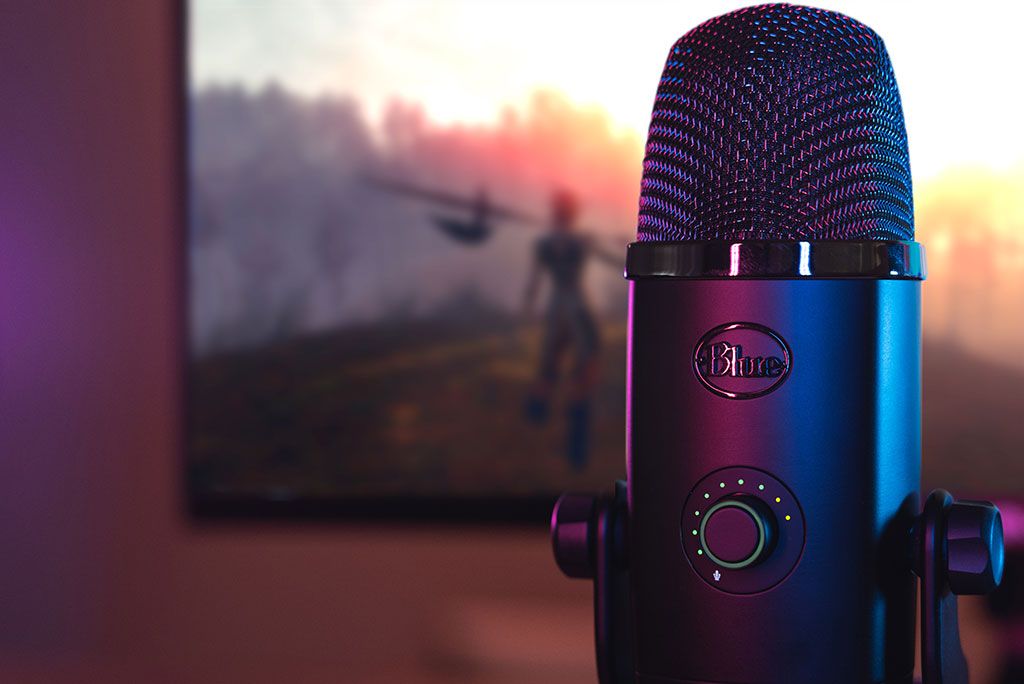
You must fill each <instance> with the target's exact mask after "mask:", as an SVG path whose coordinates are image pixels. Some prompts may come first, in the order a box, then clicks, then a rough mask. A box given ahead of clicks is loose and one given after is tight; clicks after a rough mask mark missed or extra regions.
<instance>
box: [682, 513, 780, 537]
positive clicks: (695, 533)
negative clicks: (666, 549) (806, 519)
mask: <svg viewBox="0 0 1024 684" xmlns="http://www.w3.org/2000/svg"><path fill="white" fill-rule="evenodd" d="M786 517H787V518H788V517H789V516H788V515H787V516H786ZM691 532H693V536H694V537H696V536H697V530H691Z"/></svg>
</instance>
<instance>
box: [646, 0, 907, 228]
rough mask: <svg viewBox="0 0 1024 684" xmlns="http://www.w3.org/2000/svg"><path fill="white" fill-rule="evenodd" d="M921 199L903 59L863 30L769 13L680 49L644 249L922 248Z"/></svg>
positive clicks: (651, 168)
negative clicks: (896, 64)
mask: <svg viewBox="0 0 1024 684" xmlns="http://www.w3.org/2000/svg"><path fill="white" fill-rule="evenodd" d="M912 194H913V193H912V186H911V179H910V159H909V156H908V153H907V134H906V127H905V124H904V121H903V108H902V105H901V103H900V95H899V90H898V88H897V86H896V79H895V76H894V74H893V70H892V64H891V63H890V61H889V55H888V53H887V52H886V50H885V45H884V44H883V42H882V39H881V38H880V37H879V36H878V34H876V33H875V32H874V31H872V30H871V29H870V28H868V27H867V26H865V25H864V24H861V23H860V22H858V21H856V20H854V19H851V18H850V17H847V16H845V15H842V14H838V13H836V12H829V11H826V10H821V9H815V8H810V7H801V6H797V5H787V4H772V5H760V6H756V7H749V8H746V9H741V10H738V11H736V12H732V13H729V14H725V15H723V16H720V17H716V18H714V19H711V20H709V21H707V22H705V23H703V24H701V25H700V26H698V27H697V28H695V29H693V30H692V31H690V32H689V33H687V34H686V35H684V36H683V37H682V38H680V39H679V40H678V41H677V42H676V44H675V45H674V46H673V47H672V51H671V53H670V54H669V57H668V61H667V63H666V65H665V70H664V72H663V73H662V76H661V82H660V84H659V86H658V93H657V96H656V98H655V103H654V112H653V115H652V117H651V126H650V130H649V133H648V138H647V147H646V152H645V156H644V169H643V180H642V181H641V189H640V216H639V225H638V228H637V239H638V240H640V241H672V240H912V239H913V237H914V207H913V196H912Z"/></svg>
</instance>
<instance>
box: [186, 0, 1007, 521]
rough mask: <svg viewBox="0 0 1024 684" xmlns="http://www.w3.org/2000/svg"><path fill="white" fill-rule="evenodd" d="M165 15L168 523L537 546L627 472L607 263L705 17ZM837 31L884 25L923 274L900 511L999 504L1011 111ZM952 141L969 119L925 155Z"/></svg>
mask: <svg viewBox="0 0 1024 684" xmlns="http://www.w3.org/2000/svg"><path fill="white" fill-rule="evenodd" d="M727 9H731V7H730V8H727ZM186 11H187V15H188V21H187V32H186V33H187V35H186V38H185V40H186V49H185V50H184V51H183V52H184V55H185V59H186V69H185V71H186V74H187V82H186V85H185V106H186V108H187V123H188V125H187V132H188V135H187V155H186V157H187V167H186V171H187V184H186V185H187V202H188V228H187V231H186V249H185V252H184V253H185V255H186V259H185V282H186V284H187V288H186V296H187V305H186V306H185V307H184V308H185V310H186V312H187V331H188V332H187V344H186V349H187V383H186V386H187V391H186V395H185V396H186V403H187V405H186V415H187V421H186V424H187V433H186V436H185V440H184V443H185V446H186V467H187V478H186V482H187V489H188V496H189V500H190V502H191V504H192V508H193V510H195V511H197V512H199V513H202V514H211V515H218V514H226V515H234V514H264V513H271V514H286V515H287V514H300V515H305V514H309V515H325V514H327V515H329V514H333V513H339V514H346V515H347V514H351V513H357V512H363V513H372V514H375V515H400V516H406V517H408V518H409V519H416V520H418V519H423V518H432V517H440V516H444V517H451V516H457V517H462V518H464V519H468V520H475V519H479V518H487V519H493V518H495V517H498V518H507V519H531V520H536V521H541V520H544V519H545V518H546V516H547V514H548V512H549V510H550V504H551V503H552V502H553V500H554V498H555V497H556V496H557V495H558V494H559V493H561V492H562V491H565V490H598V491H602V490H608V489H609V488H610V486H611V483H612V482H613V480H615V479H617V478H621V477H623V476H624V475H625V470H626V466H625V448H624V447H625V401H626V397H625V374H626V341H627V335H626V320H627V285H626V282H625V281H624V280H623V277H622V269H623V263H624V254H625V246H626V244H627V243H628V242H629V241H630V240H631V239H632V236H633V234H634V231H635V226H636V218H637V201H638V196H639V183H640V172H641V164H642V160H643V146H644V139H645V136H646V129H647V125H648V122H649V119H650V113H651V105H652V103H653V98H654V93H655V90H656V88H657V86H658V79H659V77H660V74H661V70H662V66H663V65H664V61H665V58H666V56H667V55H668V52H669V49H670V47H671V46H672V44H673V42H674V41H675V40H676V39H677V38H678V37H679V35H680V34H681V33H683V32H684V31H686V30H687V29H689V28H691V27H693V26H696V25H697V24H699V23H700V22H702V21H703V20H705V19H707V18H709V17H711V16H714V15H716V14H720V13H721V12H722V11H724V8H723V7H722V6H721V5H720V4H718V3H716V2H711V1H710V0H709V1H707V2H693V3H680V2H669V1H668V0H646V1H645V2H644V3H632V4H625V3H621V2H602V1H598V0H595V1H594V2H589V3H586V6H585V11H584V5H583V3H579V2H575V1H573V0H564V1H557V2H554V1H553V2H546V3H543V4H542V5H541V4H536V5H535V4H531V3H522V2H518V1H514V0H493V1H489V2H465V1H461V0H423V1H418V2H412V1H410V0H380V1H378V2H363V1H358V0H351V1H344V0H339V1H336V2H323V1H321V0H293V1H289V2H259V3H257V2H249V1H245V0H190V1H189V2H188V3H187V7H186ZM844 11H848V12H850V13H852V14H853V16H855V17H857V18H859V19H862V20H863V21H865V22H867V23H869V24H871V25H877V26H879V27H880V28H885V30H884V31H883V33H884V34H885V36H886V42H887V45H888V49H889V52H890V54H891V55H892V57H893V64H894V68H895V70H896V73H897V77H898V80H899V82H900V84H901V85H902V87H903V88H902V90H903V102H904V107H905V110H906V115H907V128H908V134H909V139H910V153H911V159H912V163H913V169H914V175H915V187H914V189H915V208H916V221H917V225H916V228H917V239H918V240H919V241H920V242H921V243H923V244H924V246H925V248H926V250H927V253H928V263H929V276H928V280H927V282H926V283H925V284H924V286H923V292H924V309H923V310H924V339H925V349H924V388H925V396H924V416H923V421H924V465H925V469H924V476H925V482H926V485H928V486H934V485H942V486H946V487H949V488H951V489H953V488H956V489H957V491H958V492H959V493H961V494H963V493H965V492H966V493H970V494H974V495H977V496H980V497H982V498H984V496H989V495H991V496H997V495H999V494H1000V492H1005V491H1009V492H1011V493H1016V491H1017V490H1018V489H1019V483H1020V482H1021V481H1024V469H1022V467H1021V466H1020V463H1024V461H1021V459H1019V458H1017V457H1016V454H1017V453H1018V452H1019V448H1018V447H1019V444H1020V443H1021V441H1022V440H1024V432H1022V429H1024V428H1022V426H1024V423H1022V422H1021V421H1020V420H1018V419H1017V417H1018V416H1019V415H1020V400H1019V392H1017V391H1016V390H1015V389H1014V388H1015V387H1017V386H1018V385H1019V384H1020V383H1021V382H1022V381H1024V380H1022V378H1024V362H1022V358H1024V357H1022V355H1021V354H1018V353H1016V352H1015V351H1014V350H1016V349H1017V348H1019V347H1020V345H1021V342H1022V341H1024V325H1022V323H1021V318H1020V316H1019V315H1014V313H1013V312H1016V311H1017V310H1019V308H1020V306H1019V303H1020V300H1021V297H1022V292H1024V257H1022V255H1024V239H1022V235H1024V234H1022V232H1021V231H1020V230H1019V225H1020V220H1019V219H1020V216H1021V212H1020V206H1019V205H1020V203H1019V201H1018V199H1017V198H1019V197H1021V196H1022V191H1021V188H1022V187H1024V180H1022V179H1024V173H1022V172H1021V168H1020V166H1019V163H1020V159H1022V158H1024V148H1022V145H1021V144H1019V143H1020V141H1019V140H1017V139H1015V138H1013V137H1012V136H1010V137H1007V136H1006V135H1005V131H1006V130H1012V129H1013V126H1014V125H1015V119H1013V117H1014V116H1015V112H1018V111H1019V109H1020V107H1019V106H1018V104H1019V103H1018V102H1017V101H1016V99H1015V98H1018V97H1019V93H1018V92H1017V91H1016V90H1014V89H1012V88H1010V89H1007V88H1005V87H1003V85H1004V84H1003V83H1002V82H1001V81H1000V80H999V79H1000V78H1002V77H1003V75H1002V73H1001V72H1000V71H999V70H985V69H975V70H973V71H972V72H971V77H970V78H959V77H958V78H955V79H954V80H955V89H956V91H957V92H960V93H961V94H962V96H961V97H957V98H953V99H950V98H949V92H950V90H949V88H950V86H949V82H948V79H946V80H944V79H939V80H935V79H934V78H933V75H934V74H935V73H949V74H958V73H961V71H958V70H959V69H960V68H961V65H960V62H958V61H957V60H958V59H959V55H960V53H957V52H955V51H954V52H950V51H945V52H943V51H941V50H940V51H938V52H936V51H935V50H934V49H933V47H934V46H933V45H932V43H930V42H929V41H928V36H929V35H931V33H934V31H932V32H931V33H929V32H921V31H920V30H919V27H918V25H917V23H916V22H917V21H918V20H919V15H918V14H916V13H913V12H907V11H906V10H905V8H904V9H900V8H899V7H897V6H896V5H893V4H892V3H882V2H869V1H865V2H862V3H857V6H856V7H850V8H845V7H844ZM652 16H656V17H658V21H651V20H650V17H652ZM935 19H936V21H941V22H943V26H946V28H945V29H942V30H943V31H946V32H950V31H951V32H953V33H958V35H963V36H967V38H970V35H968V34H964V33H963V32H962V31H959V28H960V27H959V25H958V22H959V21H961V18H958V16H957V15H956V14H937V15H935ZM990 28H991V27H990ZM971 35H973V34H971ZM979 35H981V34H979ZM972 40H973V39H972ZM979 41H980V42H979ZM979 41H976V42H977V45H974V44H973V43H972V45H974V47H973V48H972V49H973V50H974V52H972V54H979V55H981V54H987V53H984V50H985V49H988V48H989V47H991V46H992V45H1011V46H1012V41H1003V42H999V41H990V40H981V39H979ZM1007 49H1009V48H1007ZM979 59H981V57H979ZM979 103H980V104H979ZM979 108H980V109H979ZM965 121H966V122H971V121H974V122H977V121H986V122H988V123H989V125H986V126H981V127H978V126H973V127H971V128H970V131H971V134H970V135H963V136H950V134H949V132H950V131H956V130H962V129H963V127H964V125H965V124H964V122H965ZM682 353H689V350H684V352H682Z"/></svg>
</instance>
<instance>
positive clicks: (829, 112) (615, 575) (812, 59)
mask: <svg viewBox="0 0 1024 684" xmlns="http://www.w3.org/2000/svg"><path fill="white" fill-rule="evenodd" d="M626 277H627V278H628V279H629V280H630V310H629V347H628V380H627V382H628V402H627V435H628V438H627V474H628V478H627V479H628V482H627V484H626V486H625V487H622V486H621V485H619V486H618V487H617V489H616V492H615V494H614V495H612V496H610V497H587V496H580V495H566V496H564V497H563V498H562V499H561V500H560V501H559V503H558V504H557V505H556V509H555V511H554V513H553V519H552V537H553V541H554V546H555V556H556V560H557V561H558V563H559V565H560V567H561V568H562V569H563V571H565V572H566V574H568V575H569V576H574V577H592V578H593V579H594V580H595V611H596V612H595V616H596V622H597V625H596V626H597V642H598V671H599V677H600V680H601V682H603V683H605V684H607V683H608V682H616V683H618V682H627V681H629V682H634V681H635V682H638V683H639V684H714V683H720V682H728V683H729V684H823V683H825V682H828V683H829V684H866V683H869V682H870V683H873V684H877V683H884V684H897V683H900V684H909V683H910V682H911V681H912V678H913V671H914V638H915V603H916V602H915V598H916V597H915V591H916V588H917V579H916V578H917V577H920V578H921V579H922V601H921V606H922V611H921V616H922V625H923V627H922V646H923V652H924V659H925V661H926V662H925V668H924V674H925V681H926V682H928V684H938V682H946V683H949V682H966V681H967V674H966V662H965V661H964V658H963V654H962V650H961V649H960V647H959V635H958V632H957V631H956V614H955V610H956V599H955V595H954V592H955V593H975V592H977V593H983V592H986V591H989V590H991V589H992V588H994V586H995V585H996V584H998V581H999V578H1000V577H1001V573H1002V537H1001V535H1002V527H1001V522H1000V519H999V515H998V511H997V510H996V509H995V507H994V506H992V505H991V504H987V503H984V502H978V503H971V502H955V501H954V500H953V499H952V498H951V497H950V496H949V495H948V494H947V493H945V492H941V491H940V492H936V493H933V494H932V496H931V497H929V499H928V503H927V504H926V506H925V511H924V513H922V514H919V511H920V508H921V504H920V501H919V496H918V488H919V480H920V453H921V408H920V406H921V359H920V353H921V308H920V307H921V305H920V287H921V281H922V280H923V279H924V277H925V262H924V251H923V249H922V247H921V246H920V245H919V244H918V243H916V242H914V219H913V197H912V185H911V176H910V162H909V156H908V151H907V137H906V129H905V125H904V120H903V111H902V106H901V102H900V96H899V91H898V88H897V85H896V80H895V76H894V74H893V69H892V66H891V64H890V61H889V57H888V54H887V52H886V49H885V45H884V44H883V42H882V40H881V38H880V37H879V36H878V35H877V34H876V33H875V32H874V31H872V30H871V29H870V28H868V27H867V26H865V25H863V24H861V23H859V22H857V21H856V20H854V19H851V18H849V17H847V16H844V15H842V14H838V13H835V12H830V11H825V10H820V9H814V8H809V7H800V6H794V5H784V4H783V5H762V6H757V7H750V8H747V9H741V10H739V11H736V12H732V13H730V14H726V15H723V16H720V17H717V18H715V19H711V20H710V21H707V22H706V23H704V24H701V25H700V26H698V27H697V28H695V29H693V30H692V31H690V32H689V33H687V34H686V35H684V36H683V37H682V38H680V39H679V40H678V41H677V42H676V43H675V45H674V46H673V47H672V49H671V52H670V53H669V56H668V60H667V62H666V65H665V69H664V72H663V74H662V77H661V81H660V84H659V86H658V91H657V96H656V99H655V104H654V111H653V114H652V117H651V125H650V131H649V135H648V140H647V147H646V154H645V158H644V167H643V179H642V182H641V197H640V212H639V222H638V229H637V242H635V243H633V244H631V245H630V246H629V249H628V253H627V258H626ZM924 592H927V596H926V595H924Z"/></svg>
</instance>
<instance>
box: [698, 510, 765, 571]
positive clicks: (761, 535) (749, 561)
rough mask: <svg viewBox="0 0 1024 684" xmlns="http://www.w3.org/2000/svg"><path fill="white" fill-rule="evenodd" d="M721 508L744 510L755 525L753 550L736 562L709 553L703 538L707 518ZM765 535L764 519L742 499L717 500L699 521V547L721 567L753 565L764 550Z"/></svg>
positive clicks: (730, 568)
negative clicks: (755, 537) (755, 535)
mask: <svg viewBox="0 0 1024 684" xmlns="http://www.w3.org/2000/svg"><path fill="white" fill-rule="evenodd" d="M722 508H739V509H741V510H743V511H744V512H746V513H747V515H749V516H750V517H751V518H753V519H754V524H756V525H757V532H758V534H757V548H756V549H754V552H753V553H752V554H750V555H749V556H747V558H746V559H744V560H741V561H739V562H736V563H730V562H728V561H724V560H722V559H721V558H719V557H718V556H716V555H715V554H713V553H711V549H710V548H708V543H707V540H705V539H704V528H705V527H706V526H707V524H708V519H709V518H711V514H712V513H714V512H715V511H717V510H720V509H722ZM767 537H768V531H767V530H765V528H764V521H762V520H761V516H760V515H758V514H757V511H755V510H754V508H753V507H752V506H750V505H748V504H745V503H743V502H742V501H737V500H735V499H726V500H725V501H719V502H718V503H716V504H715V505H714V506H712V507H711V508H709V509H708V512H707V513H705V514H704V515H703V518H702V519H701V521H700V547H701V548H702V549H704V553H705V554H706V555H707V557H708V558H710V559H711V561H712V562H713V563H715V564H716V565H720V566H722V567H723V568H727V569H729V570H740V569H742V568H745V567H748V566H750V565H753V564H754V563H755V562H756V561H757V559H758V557H759V556H760V555H761V552H762V551H764V544H765V540H766V539H767Z"/></svg>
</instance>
